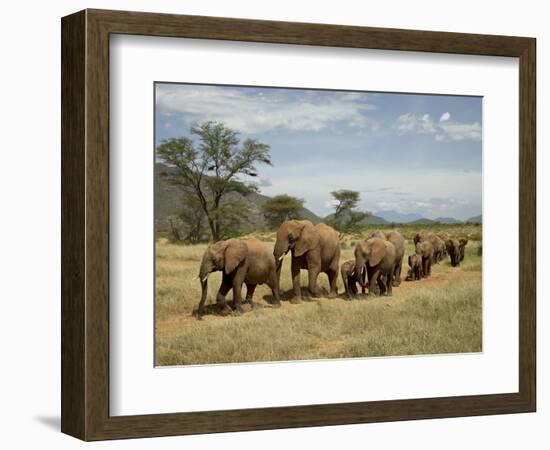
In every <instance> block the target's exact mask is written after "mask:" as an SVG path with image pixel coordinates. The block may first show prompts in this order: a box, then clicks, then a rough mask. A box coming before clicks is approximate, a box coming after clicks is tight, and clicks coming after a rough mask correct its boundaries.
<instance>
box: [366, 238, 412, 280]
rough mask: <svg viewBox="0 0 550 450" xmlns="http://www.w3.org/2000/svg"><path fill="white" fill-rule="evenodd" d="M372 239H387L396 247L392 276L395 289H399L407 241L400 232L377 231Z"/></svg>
mask: <svg viewBox="0 0 550 450" xmlns="http://www.w3.org/2000/svg"><path fill="white" fill-rule="evenodd" d="M371 237H378V238H382V239H386V240H387V241H389V242H391V243H392V244H393V246H394V247H395V258H396V259H395V261H396V263H395V269H394V272H393V276H392V279H393V281H392V283H393V286H394V287H397V286H399V285H400V284H401V267H402V265H403V258H404V257H405V239H404V238H403V236H402V235H401V233H400V232H399V231H396V230H390V231H386V232H383V231H375V232H374V233H373V234H372V235H371Z"/></svg>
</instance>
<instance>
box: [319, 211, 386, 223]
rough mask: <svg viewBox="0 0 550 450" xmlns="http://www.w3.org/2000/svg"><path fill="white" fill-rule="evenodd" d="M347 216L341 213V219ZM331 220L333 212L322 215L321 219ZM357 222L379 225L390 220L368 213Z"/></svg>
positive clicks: (345, 218)
mask: <svg viewBox="0 0 550 450" xmlns="http://www.w3.org/2000/svg"><path fill="white" fill-rule="evenodd" d="M348 217H349V216H348ZM348 217H346V214H345V213H344V214H343V215H342V220H343V221H344V222H346V220H347V219H348ZM331 220H334V214H329V215H328V216H325V217H323V219H322V220H321V221H322V222H325V223H327V222H330V221H331ZM359 223H360V224H361V225H380V224H385V223H390V222H388V221H387V220H384V219H383V218H382V217H379V216H377V215H375V214H369V215H368V216H367V217H366V218H365V219H363V220H362V221H361V222H359Z"/></svg>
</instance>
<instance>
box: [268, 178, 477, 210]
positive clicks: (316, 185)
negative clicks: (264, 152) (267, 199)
mask: <svg viewBox="0 0 550 450" xmlns="http://www.w3.org/2000/svg"><path fill="white" fill-rule="evenodd" d="M265 170H269V171H270V172H274V171H275V170H276V169H275V168H272V167H270V168H266V169H265ZM270 178H271V180H272V181H273V185H272V186H270V187H268V188H263V189H262V194H265V195H269V196H273V195H277V194H281V193H286V194H288V195H292V196H295V197H300V198H303V199H305V201H306V203H305V207H306V208H309V209H310V210H312V211H313V212H315V213H316V214H317V215H319V216H325V215H327V214H329V213H331V212H334V205H335V200H334V199H333V197H332V196H331V195H330V192H331V191H335V190H337V189H341V188H342V187H346V188H350V189H354V190H358V191H360V192H361V202H360V204H359V208H360V209H362V210H366V211H380V210H393V211H397V212H400V213H419V214H421V215H423V216H424V217H427V218H431V219H433V218H436V217H443V216H451V217H455V218H457V219H466V218H468V217H472V216H475V215H477V214H479V212H480V211H481V172H468V173H465V172H462V171H456V170H422V171H419V172H415V171H410V170H407V169H406V168H403V169H402V170H395V171H392V172H389V171H381V170H377V169H376V168H371V169H365V168H364V167H356V168H353V169H350V170H349V171H346V172H345V173H343V172H335V173H331V174H330V176H328V175H327V174H326V173H322V172H321V171H319V170H311V169H310V168H308V167H303V168H299V169H297V172H292V173H289V172H288V171H284V172H283V171H280V172H277V174H276V175H275V174H274V173H271V174H270ZM379 186H392V187H395V189H399V191H402V192H403V193H406V194H405V195H394V194H393V192H394V191H391V190H389V191H384V190H380V189H379Z"/></svg>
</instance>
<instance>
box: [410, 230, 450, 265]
mask: <svg viewBox="0 0 550 450" xmlns="http://www.w3.org/2000/svg"><path fill="white" fill-rule="evenodd" d="M413 241H414V245H415V246H416V244H418V243H419V242H424V241H429V242H430V243H431V244H432V247H433V261H432V262H435V263H438V262H439V261H441V260H442V259H443V257H444V256H445V241H444V240H443V239H441V238H440V237H439V236H438V235H436V234H435V233H432V232H431V231H421V232H420V233H417V234H416V236H415V237H414V239H413Z"/></svg>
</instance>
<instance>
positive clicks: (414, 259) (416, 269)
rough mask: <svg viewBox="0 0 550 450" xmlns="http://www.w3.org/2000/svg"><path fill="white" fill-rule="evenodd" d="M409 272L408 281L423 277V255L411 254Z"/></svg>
mask: <svg viewBox="0 0 550 450" xmlns="http://www.w3.org/2000/svg"><path fill="white" fill-rule="evenodd" d="M409 267H410V269H409V273H407V278H406V280H407V281H414V280H420V279H422V256H420V255H417V254H416V253H415V254H413V255H409Z"/></svg>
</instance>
